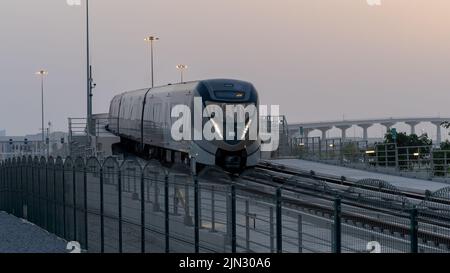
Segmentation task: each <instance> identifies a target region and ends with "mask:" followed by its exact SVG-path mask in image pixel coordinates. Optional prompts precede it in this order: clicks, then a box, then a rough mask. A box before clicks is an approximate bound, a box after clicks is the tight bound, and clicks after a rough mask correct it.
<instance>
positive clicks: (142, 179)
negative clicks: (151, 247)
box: [141, 172, 145, 253]
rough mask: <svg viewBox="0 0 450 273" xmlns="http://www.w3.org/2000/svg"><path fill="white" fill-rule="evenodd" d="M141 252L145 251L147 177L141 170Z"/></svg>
mask: <svg viewBox="0 0 450 273" xmlns="http://www.w3.org/2000/svg"><path fill="white" fill-rule="evenodd" d="M141 252H142V253H145V177H144V172H141Z"/></svg>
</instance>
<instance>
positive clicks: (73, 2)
mask: <svg viewBox="0 0 450 273" xmlns="http://www.w3.org/2000/svg"><path fill="white" fill-rule="evenodd" d="M67 4H68V5H69V6H75V7H79V6H81V0H67ZM89 46H90V39H89V0H86V97H87V98H86V102H87V103H86V129H87V133H88V136H89V134H90V133H92V130H91V129H92V128H91V127H92V126H91V125H92V124H91V121H92V66H91V61H90V48H89ZM90 141H91V138H90V137H88V142H89V143H90Z"/></svg>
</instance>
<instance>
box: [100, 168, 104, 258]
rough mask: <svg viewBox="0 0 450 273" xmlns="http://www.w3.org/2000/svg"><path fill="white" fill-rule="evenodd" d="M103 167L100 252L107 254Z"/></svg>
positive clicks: (101, 176) (101, 173)
mask: <svg viewBox="0 0 450 273" xmlns="http://www.w3.org/2000/svg"><path fill="white" fill-rule="evenodd" d="M103 187H104V178H103V166H102V167H100V252H101V253H104V252H105V203H104V196H103V195H104V194H103V190H104V189H103Z"/></svg>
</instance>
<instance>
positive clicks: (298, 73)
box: [0, 0, 450, 136]
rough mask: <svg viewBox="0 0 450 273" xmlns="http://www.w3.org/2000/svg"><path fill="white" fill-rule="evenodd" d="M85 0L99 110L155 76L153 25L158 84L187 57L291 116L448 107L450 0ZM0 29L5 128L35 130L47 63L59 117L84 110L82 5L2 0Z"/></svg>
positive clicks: (0, 124) (0, 122)
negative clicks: (376, 1)
mask: <svg viewBox="0 0 450 273" xmlns="http://www.w3.org/2000/svg"><path fill="white" fill-rule="evenodd" d="M90 2H91V21H92V25H91V30H92V37H91V38H92V40H91V42H92V64H93V66H94V74H95V75H94V76H95V82H96V83H97V88H96V89H94V112H96V113H98V112H107V111H108V106H109V101H110V99H111V98H112V97H113V96H114V95H115V94H118V93H120V92H123V91H127V90H133V89H138V88H143V87H147V86H149V84H150V78H149V53H148V46H147V45H146V44H145V42H144V40H143V39H144V37H146V36H148V35H150V34H155V35H157V36H158V37H160V38H161V40H160V41H158V42H157V44H156V51H155V56H156V59H155V61H156V63H155V67H156V70H155V76H156V79H155V81H156V84H157V85H164V84H167V83H175V82H177V81H178V79H179V74H178V71H177V70H176V68H175V65H177V64H179V63H183V64H187V65H189V70H188V71H187V74H186V79H187V80H197V79H207V78H235V79H241V80H247V81H250V82H252V83H254V85H255V86H256V87H257V89H258V90H259V93H260V98H261V103H263V104H269V103H270V104H279V105H280V108H281V111H282V113H283V114H285V115H287V118H288V121H289V122H294V121H295V122H297V121H320V120H341V119H342V118H343V117H345V118H346V119H362V118H375V117H391V116H394V117H403V116H438V115H440V116H449V117H450V108H449V106H448V104H449V102H450V92H449V91H450V16H449V14H450V1H449V0H382V5H381V6H369V5H368V4H367V2H366V0H126V1H125V0H91V1H90ZM82 3H83V5H84V0H82ZM0 39H1V40H0V41H1V43H0V92H1V97H0V98H1V99H0V128H4V129H6V130H7V131H8V134H15V135H21V134H26V133H37V132H38V131H39V128H40V89H39V88H40V85H39V79H38V77H37V76H35V75H34V72H35V71H37V70H39V69H41V68H45V69H47V70H48V71H49V73H50V74H49V76H48V77H47V79H46V81H47V84H46V117H47V118H46V119H47V120H51V121H52V122H53V124H54V125H55V127H54V128H53V129H54V130H55V129H58V130H67V118H68V117H82V116H85V109H86V108H85V107H86V106H85V104H86V103H85V100H86V97H85V93H86V90H85V57H84V56H85V21H84V7H69V6H68V5H67V4H66V1H65V0H39V1H36V0H2V1H1V2H0ZM374 130H377V129H374ZM419 130H420V128H419ZM349 135H350V136H352V134H349Z"/></svg>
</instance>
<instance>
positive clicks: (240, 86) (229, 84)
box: [116, 79, 257, 97]
mask: <svg viewBox="0 0 450 273" xmlns="http://www.w3.org/2000/svg"><path fill="white" fill-rule="evenodd" d="M199 86H204V87H206V88H207V89H209V90H240V91H244V90H247V91H250V92H251V93H253V94H254V95H255V96H257V95H256V90H255V88H254V86H253V85H252V84H251V83H250V82H246V81H242V80H234V79H207V80H199V81H189V82H184V83H177V84H168V85H163V86H157V87H154V88H142V89H137V90H133V91H127V92H124V93H122V94H119V95H117V96H123V95H132V96H133V95H137V96H140V95H145V94H146V93H147V92H149V93H150V94H161V93H165V92H183V91H187V90H189V91H192V90H194V89H196V88H198V87H199ZM117 96H116V97H117Z"/></svg>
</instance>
